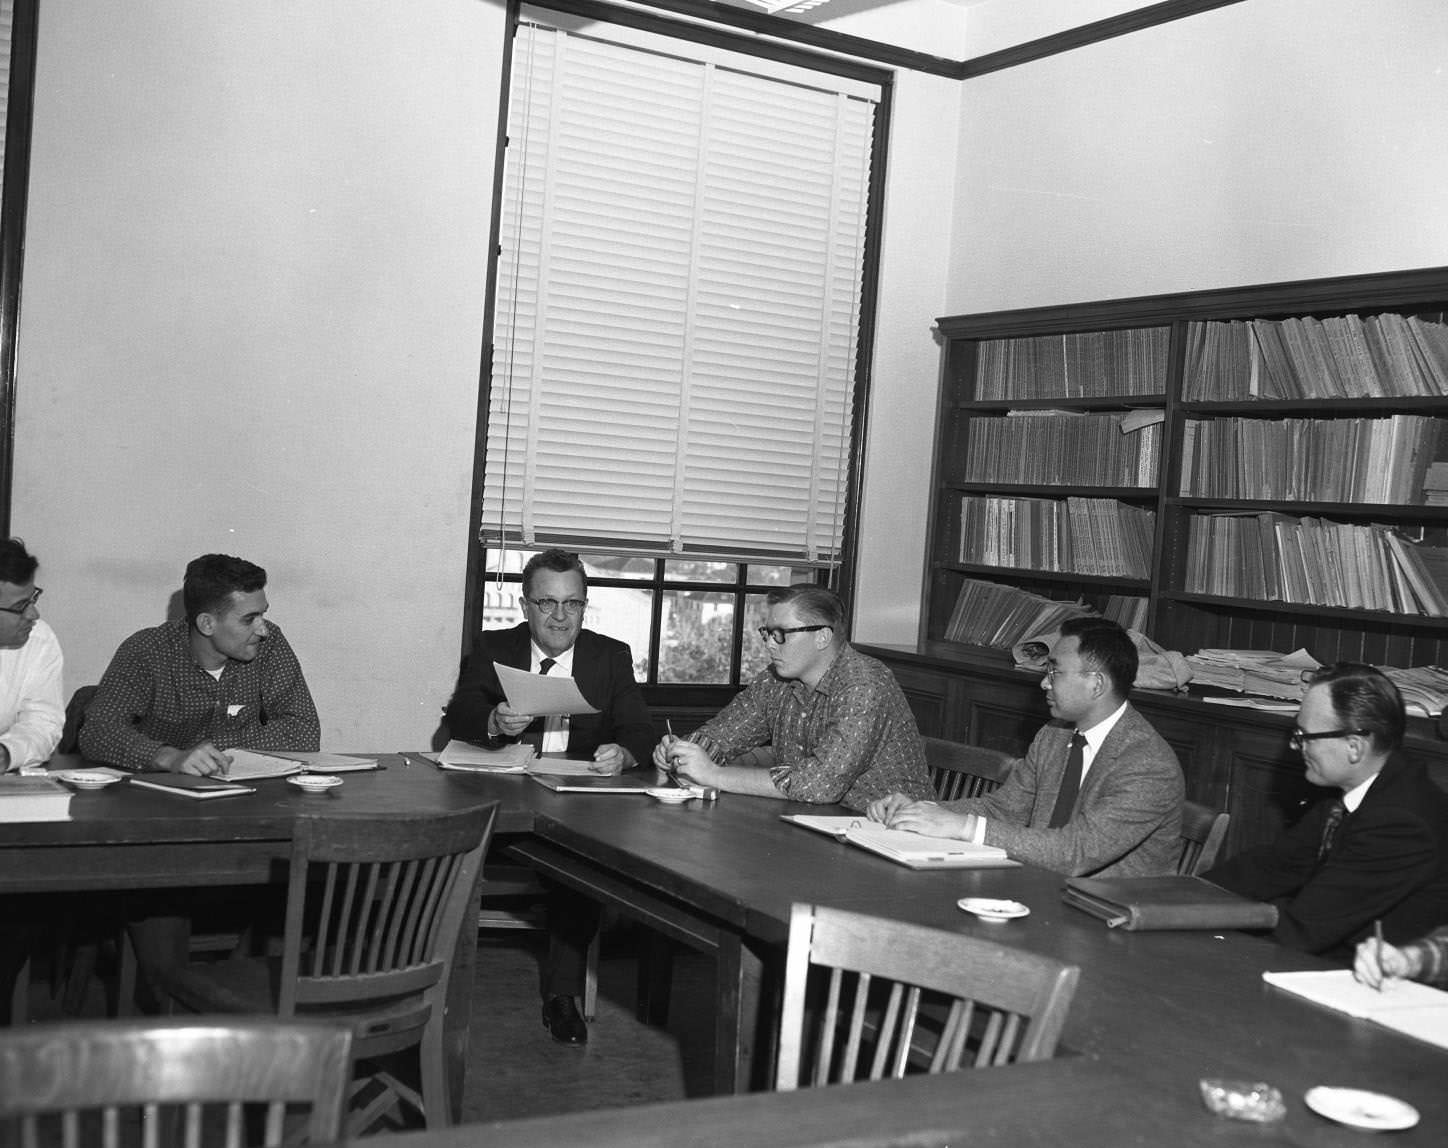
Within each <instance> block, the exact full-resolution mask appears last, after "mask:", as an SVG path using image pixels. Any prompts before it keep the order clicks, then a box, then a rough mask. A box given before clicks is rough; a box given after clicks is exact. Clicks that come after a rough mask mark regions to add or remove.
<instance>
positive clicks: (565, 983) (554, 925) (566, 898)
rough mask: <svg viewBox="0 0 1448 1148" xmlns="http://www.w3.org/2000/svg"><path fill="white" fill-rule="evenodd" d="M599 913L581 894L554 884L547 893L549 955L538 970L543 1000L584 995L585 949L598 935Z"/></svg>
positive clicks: (600, 911) (586, 953)
mask: <svg viewBox="0 0 1448 1148" xmlns="http://www.w3.org/2000/svg"><path fill="white" fill-rule="evenodd" d="M601 916H602V910H601V909H600V908H599V905H598V902H596V901H591V900H589V898H587V897H585V896H583V895H582V894H581V893H575V892H574V891H573V890H572V889H565V888H564V887H563V886H561V885H554V886H552V887H551V888H550V890H549V893H548V953H547V955H546V956H545V957H544V958H543V964H542V968H541V969H540V977H539V989H540V990H541V993H542V996H543V999H544V1000H545V1001H546V1000H547V999H548V998H549V997H555V996H566V997H580V998H581V997H582V996H583V975H584V969H585V966H586V965H587V962H588V946H589V945H590V944H592V943H593V938H594V936H595V935H596V934H597V933H598V926H599V920H600V917H601Z"/></svg>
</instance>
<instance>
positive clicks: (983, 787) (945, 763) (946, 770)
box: [920, 737, 1015, 801]
mask: <svg viewBox="0 0 1448 1148" xmlns="http://www.w3.org/2000/svg"><path fill="white" fill-rule="evenodd" d="M920 741H921V744H922V745H923V746H924V747H925V765H926V767H927V768H928V769H929V770H930V783H931V786H932V787H933V788H934V790H935V796H936V797H937V798H938V799H939V800H941V801H959V800H960V799H961V798H965V797H983V796H985V795H986V794H987V793H989V792H991V790H993V789H996V788H998V787H999V786H1000V784H1001V782H1003V781H1004V780H1005V779H1006V778H1007V777H1008V776H1009V775H1010V771H1011V767H1012V766H1013V765H1014V764H1015V759H1014V758H1013V757H1011V755H1010V754H1008V753H1003V752H1001V751H1000V750H998V749H986V748H985V747H984V746H979V745H964V744H962V743H961V742H958V741H946V740H945V739H944V738H939V737H922V738H921V739H920Z"/></svg>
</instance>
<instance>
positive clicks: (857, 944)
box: [775, 905, 1079, 1091]
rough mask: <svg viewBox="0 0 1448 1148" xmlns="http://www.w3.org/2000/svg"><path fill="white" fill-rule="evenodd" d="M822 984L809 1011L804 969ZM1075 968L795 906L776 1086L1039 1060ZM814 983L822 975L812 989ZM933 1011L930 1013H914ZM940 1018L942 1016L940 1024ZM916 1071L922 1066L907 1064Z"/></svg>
mask: <svg viewBox="0 0 1448 1148" xmlns="http://www.w3.org/2000/svg"><path fill="white" fill-rule="evenodd" d="M816 967H822V968H827V969H828V970H829V972H828V976H827V977H816V978H814V982H815V987H817V988H822V989H823V990H824V991H823V993H822V994H820V995H818V996H811V998H810V1005H811V1006H812V1007H810V1008H808V1009H807V1008H806V996H807V989H809V988H810V986H811V976H810V972H811V970H812V969H814V968H816ZM1078 976H1079V970H1078V969H1077V968H1076V966H1074V965H1064V964H1062V963H1061V962H1060V961H1055V960H1051V959H1050V958H1049V957H1042V956H1038V955H1036V954H1034V953H1029V952H1026V951H1024V950H1022V949H1011V948H1007V947H1005V946H1004V945H997V944H995V943H993V942H990V941H982V940H980V939H978V938H976V937H971V936H967V935H965V934H961V933H946V932H942V931H940V930H938V929H930V928H925V927H923V926H920V925H910V924H905V923H902V922H899V921H891V920H887V919H885V918H882V917H871V916H866V915H864V914H861V913H850V912H845V911H843V910H839V909H827V908H822V907H820V906H815V905H795V906H794V908H793V910H792V913H791V916H790V929H789V952H788V955H787V957H786V964H785V976H784V1009H783V1015H782V1016H781V1018H780V1027H779V1069H778V1075H777V1077H776V1079H775V1087H776V1088H777V1089H779V1090H781V1091H789V1090H792V1089H795V1088H798V1087H799V1086H800V1084H801V1083H802V1082H803V1081H804V1076H805V1073H806V1071H807V1072H808V1074H809V1075H808V1083H810V1084H815V1085H819V1084H847V1083H851V1082H853V1081H856V1080H861V1079H869V1080H879V1079H881V1078H883V1077H886V1076H890V1077H901V1076H904V1075H906V1073H907V1071H910V1070H911V1068H912V1065H918V1064H919V1063H920V1061H921V1059H922V1057H923V1058H924V1059H925V1061H926V1067H925V1068H924V1071H928V1072H932V1073H935V1072H954V1071H956V1070H957V1069H959V1068H961V1067H962V1065H963V1064H964V1063H965V1061H966V1058H967V1056H968V1057H969V1059H970V1066H972V1067H982V1066H985V1065H999V1064H1007V1063H1011V1062H1014V1061H1031V1060H1048V1059H1049V1058H1050V1057H1051V1056H1052V1055H1053V1054H1054V1053H1055V1050H1056V1042H1057V1040H1058V1039H1059V1038H1060V1035H1061V1029H1062V1027H1063V1026H1064V1024H1065V1022H1066V1012H1067V1009H1069V1008H1070V1005H1071V998H1072V996H1073V995H1074V994H1075V992H1076V981H1077V978H1078ZM820 980H823V981H825V982H826V983H825V984H824V985H820V984H819V983H818V982H819V981H820ZM927 1012H928V1013H933V1017H928V1016H926V1015H923V1014H924V1013H927ZM941 1018H943V1020H941ZM914 1070H915V1071H920V1068H919V1067H915V1069H914Z"/></svg>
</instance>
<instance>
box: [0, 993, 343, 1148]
mask: <svg viewBox="0 0 1448 1148" xmlns="http://www.w3.org/2000/svg"><path fill="white" fill-rule="evenodd" d="M351 1069H352V1033H351V1030H350V1029H349V1028H348V1027H347V1026H346V1025H338V1024H327V1023H323V1022H318V1021H308V1022H295V1021H294V1022H283V1021H277V1020H256V1019H250V1020H236V1021H231V1020H225V1021H218V1020H217V1019H216V1018H214V1017H212V1018H194V1019H188V1020H181V1021H178V1020H155V1019H151V1020H148V1021H144V1022H137V1021H67V1022H65V1023H62V1024H48V1025H33V1026H30V1027H27V1028H22V1029H13V1030H10V1031H7V1032H0V1130H3V1131H0V1141H6V1142H10V1143H18V1144H26V1145H35V1144H49V1143H54V1144H62V1143H63V1144H66V1145H74V1144H77V1143H83V1144H88V1145H90V1144H93V1145H97V1146H100V1145H103V1146H104V1148H119V1146H120V1145H121V1144H123V1143H124V1144H135V1143H141V1142H142V1141H143V1137H144V1143H146V1144H148V1145H154V1144H155V1143H157V1140H158V1139H159V1140H161V1141H163V1142H164V1143H166V1144H167V1145H172V1144H175V1145H184V1146H185V1148H202V1146H203V1145H208V1144H216V1145H222V1144H224V1145H226V1148H241V1145H243V1144H247V1143H253V1144H263V1145H266V1146H268V1148H270V1146H272V1145H279V1144H281V1143H282V1137H283V1119H284V1117H286V1116H288V1115H289V1114H290V1116H291V1120H290V1121H289V1122H288V1123H289V1124H291V1125H295V1124H296V1123H297V1122H298V1121H299V1120H301V1121H303V1123H304V1127H303V1128H302V1129H297V1128H295V1127H289V1128H288V1129H287V1133H288V1137H289V1139H293V1138H294V1137H295V1134H296V1133H297V1132H298V1131H302V1132H303V1133H304V1135H305V1138H306V1139H307V1140H308V1141H311V1142H314V1143H330V1142H332V1141H335V1140H336V1139H338V1137H339V1136H340V1135H341V1132H342V1127H341V1123H342V1113H343V1110H344V1106H345V1103H346V1094H347V1082H348V1079H349V1077H350V1076H351ZM263 1117H264V1119H263ZM167 1120H169V1121H171V1123H170V1124H169V1125H167V1127H168V1130H169V1131H170V1133H171V1134H169V1135H160V1131H161V1122H162V1121H167ZM138 1126H139V1127H138ZM248 1128H251V1130H252V1131H253V1133H256V1132H259V1133H260V1135H259V1136H258V1135H253V1136H252V1137H251V1138H249V1139H248V1138H247V1136H246V1132H247V1129H248ZM152 1137H156V1139H153V1138H152Z"/></svg>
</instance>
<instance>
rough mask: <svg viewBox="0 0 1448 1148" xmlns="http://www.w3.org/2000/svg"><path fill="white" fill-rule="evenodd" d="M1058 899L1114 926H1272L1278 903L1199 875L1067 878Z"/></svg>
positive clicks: (1129, 930) (1157, 927)
mask: <svg viewBox="0 0 1448 1148" xmlns="http://www.w3.org/2000/svg"><path fill="white" fill-rule="evenodd" d="M1061 899H1062V900H1063V901H1065V902H1066V904H1068V905H1073V906H1075V907H1076V908H1077V909H1081V910H1083V911H1085V912H1087V913H1090V914H1091V915H1092V916H1093V917H1099V918H1101V920H1103V921H1105V922H1106V924H1107V925H1108V926H1109V927H1111V928H1113V929H1125V930H1127V931H1128V932H1137V931H1140V930H1145V929H1271V928H1274V927H1275V926H1276V925H1277V906H1276V905H1269V904H1268V903H1267V902H1266V901H1253V900H1250V899H1248V898H1247V897H1243V896H1240V895H1238V894H1236V893H1231V892H1228V891H1227V890H1226V889H1223V888H1222V887H1221V886H1219V885H1213V884H1212V883H1211V882H1210V881H1204V880H1202V878H1200V877H1068V878H1067V879H1066V887H1065V888H1064V889H1062V890H1061Z"/></svg>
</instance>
